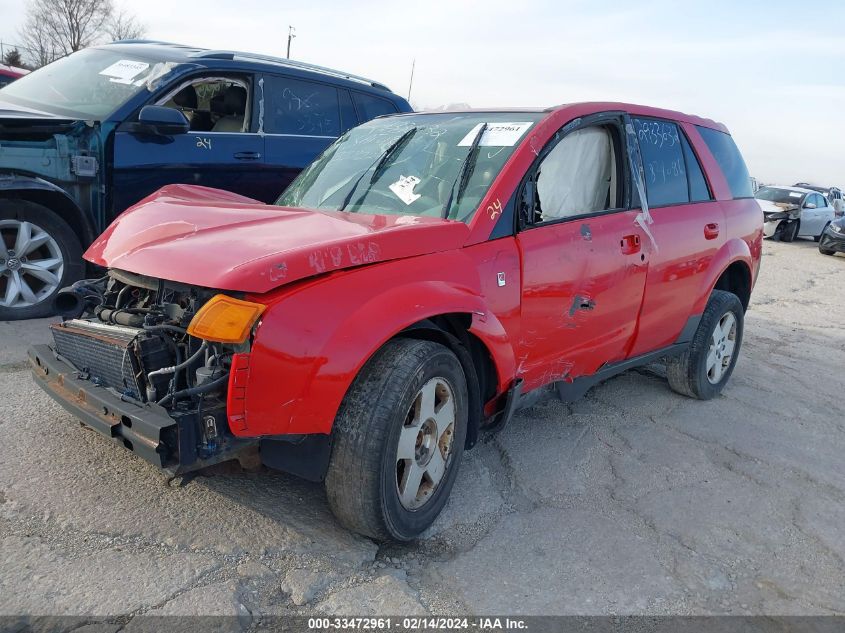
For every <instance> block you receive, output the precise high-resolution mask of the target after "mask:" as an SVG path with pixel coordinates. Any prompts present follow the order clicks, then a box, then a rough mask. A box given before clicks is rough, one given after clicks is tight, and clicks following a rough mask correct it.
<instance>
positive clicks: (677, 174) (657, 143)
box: [633, 119, 689, 207]
mask: <svg viewBox="0 0 845 633" xmlns="http://www.w3.org/2000/svg"><path fill="white" fill-rule="evenodd" d="M633 121H634V129H635V130H636V132H637V140H638V141H639V144H640V154H642V159H643V170H644V172H645V186H646V194H647V196H648V204H649V206H653V207H661V206H666V205H670V204H685V203H687V202H689V190H688V185H687V174H686V170H685V166H684V153H683V147H682V145H681V136H680V133H679V130H678V126H677V125H675V124H674V123H670V122H669V121H659V120H656V119H634V120H633Z"/></svg>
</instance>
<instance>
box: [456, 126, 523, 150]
mask: <svg viewBox="0 0 845 633" xmlns="http://www.w3.org/2000/svg"><path fill="white" fill-rule="evenodd" d="M482 125H483V123H479V124H478V125H476V126H475V127H474V128H472V129H471V130H470V131H469V133H468V134H467V135H466V136H465V137H463V138H462V139H461V142H460V143H458V147H465V146H468V145H472V142H473V140H475V136H476V134H478V130H479V129H480V128H481V126H482ZM530 127H531V122H530V121H522V122H519V123H488V124H487V129H486V130H484V136H483V137H481V142H480V143H479V145H481V146H483V147H512V146H514V145H516V142H517V141H518V140H519V139H520V138H522V135H523V134H525V132H526V131H527V130H528V128H530Z"/></svg>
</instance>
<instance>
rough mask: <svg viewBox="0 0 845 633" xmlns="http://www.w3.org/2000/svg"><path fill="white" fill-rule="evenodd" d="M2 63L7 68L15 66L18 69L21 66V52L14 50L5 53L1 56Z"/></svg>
mask: <svg viewBox="0 0 845 633" xmlns="http://www.w3.org/2000/svg"><path fill="white" fill-rule="evenodd" d="M3 63H4V64H6V65H7V66H16V67H18V68H20V67H21V66H23V60H22V59H21V52H20V51H19V50H18V49H16V48H13V49H11V50H8V51H6V54H5V55H3Z"/></svg>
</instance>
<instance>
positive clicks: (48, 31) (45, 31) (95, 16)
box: [21, 0, 137, 66]
mask: <svg viewBox="0 0 845 633" xmlns="http://www.w3.org/2000/svg"><path fill="white" fill-rule="evenodd" d="M113 14H114V6H113V5H112V0H31V2H30V4H29V6H28V7H27V11H26V22H25V23H24V27H23V29H22V30H21V37H22V38H23V40H24V43H25V44H26V45H27V47H29V48H31V49H33V51H34V53H33V57H35V58H36V59H34V60H33V61H34V62H36V63H37V64H38V65H39V66H40V65H43V64H45V63H49V62H51V61H53V59H56V58H57V57H62V56H64V55H68V54H70V53H73V52H75V51H78V50H80V49H82V48H85V47H86V46H90V45H91V44H94V43H96V42H97V41H98V40H100V39H101V38H102V37H103V35H104V34H105V33H106V31H107V29H108V26H109V24H110V22H111V21H112V17H113ZM123 20H124V22H125V21H126V20H127V18H125V17H124V18H123ZM133 22H134V21H133ZM136 26H137V25H136Z"/></svg>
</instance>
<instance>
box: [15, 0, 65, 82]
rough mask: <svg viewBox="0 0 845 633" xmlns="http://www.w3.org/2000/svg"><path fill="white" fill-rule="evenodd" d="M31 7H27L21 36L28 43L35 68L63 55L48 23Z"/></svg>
mask: <svg viewBox="0 0 845 633" xmlns="http://www.w3.org/2000/svg"><path fill="white" fill-rule="evenodd" d="M31 9H32V7H30V8H29V9H27V14H26V22H24V25H23V28H22V29H21V30H20V36H21V39H22V40H23V43H24V44H25V45H26V49H27V53H28V60H29V63H30V64H32V66H33V67H35V68H40V67H41V66H45V65H47V64H49V63H50V62H52V61H53V60H55V59H57V58H58V57H61V53H59V51H58V49H57V48H56V43H55V42H54V41H53V39H52V36H51V34H50V33H49V31H48V29H47V25H46V24H45V23H44V22H42V21H41V19H40V17H39V16H38V15H36V14H35V13H33V12H32V10H31Z"/></svg>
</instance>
